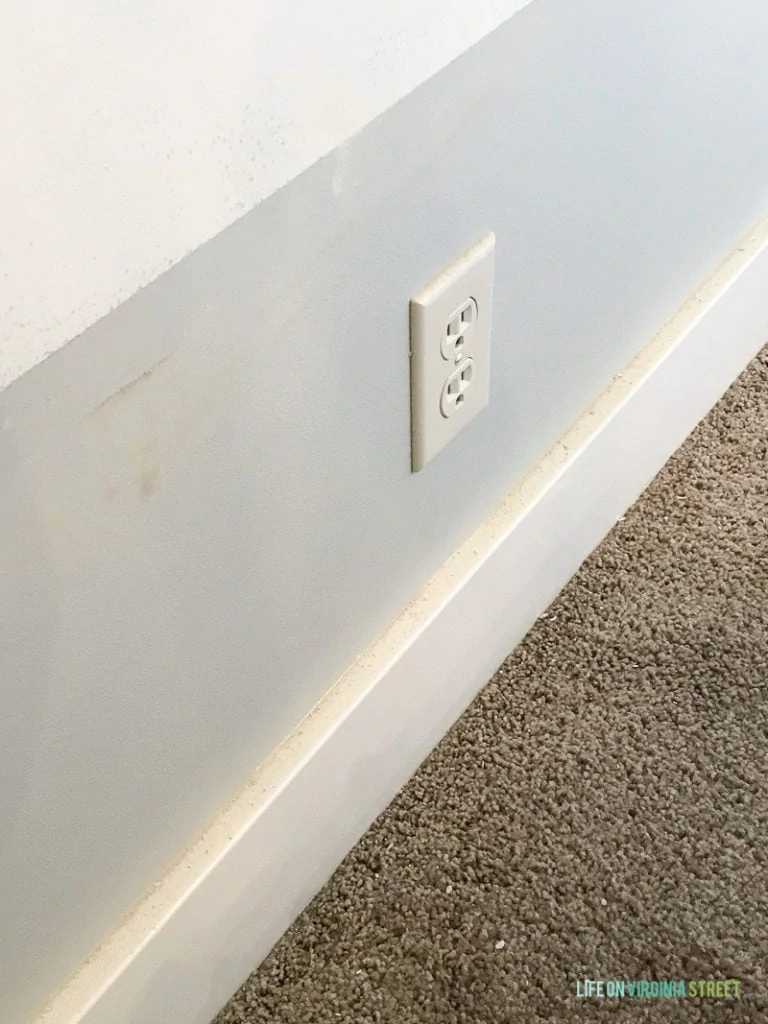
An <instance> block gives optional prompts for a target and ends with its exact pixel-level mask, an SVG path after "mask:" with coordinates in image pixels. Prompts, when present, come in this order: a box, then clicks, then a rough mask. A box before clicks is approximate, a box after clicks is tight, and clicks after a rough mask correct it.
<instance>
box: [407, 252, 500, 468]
mask: <svg viewBox="0 0 768 1024" xmlns="http://www.w3.org/2000/svg"><path fill="white" fill-rule="evenodd" d="M495 244H496V239H495V237H494V235H493V234H491V232H487V233H486V234H484V235H482V236H481V237H480V238H479V239H478V240H477V241H476V242H475V243H474V245H472V246H471V248H469V249H468V250H467V251H466V252H465V253H464V254H463V255H462V256H460V257H459V258H458V259H457V260H455V261H454V262H453V263H451V264H450V265H449V266H447V267H446V268H445V269H444V270H442V271H441V272H440V273H439V274H438V275H437V277H434V278H433V279H432V280H431V281H430V282H429V284H427V285H425V286H424V288H422V289H421V291H419V292H418V293H417V294H416V295H414V296H413V298H412V299H411V468H412V469H413V472H414V473H416V472H418V471H419V470H420V469H423V468H424V466H425V465H426V464H427V463H428V462H429V461H430V459H432V458H434V456H435V455H437V453H438V452H439V451H440V450H441V449H442V448H444V447H445V446H446V445H447V444H448V442H449V441H451V440H452V439H453V438H454V437H455V436H456V435H457V434H458V433H459V431H460V430H463V429H464V427H466V426H467V424H468V423H469V422H470V421H471V420H473V419H474V418H475V416H476V415H477V414H478V413H479V412H480V410H481V409H483V408H484V407H485V406H486V405H487V404H488V398H489V391H490V376H491V374H490V371H491V366H490V362H491V361H490V355H491V303H492V300H493V257H494V247H495Z"/></svg>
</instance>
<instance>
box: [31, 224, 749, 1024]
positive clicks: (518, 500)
mask: <svg viewBox="0 0 768 1024" xmlns="http://www.w3.org/2000/svg"><path fill="white" fill-rule="evenodd" d="M766 340H768V221H766V222H764V223H762V224H761V225H760V226H759V227H758V228H756V229H755V231H753V232H752V234H751V235H750V236H749V237H748V238H747V239H745V240H744V242H743V243H742V244H741V245H740V246H739V248H738V249H737V250H736V251H735V252H734V253H732V254H731V256H730V257H729V259H728V260H726V262H725V263H724V264H723V265H722V267H721V268H720V269H719V270H718V272H717V273H716V274H714V275H713V276H712V277H711V278H710V279H709V280H708V281H707V282H706V283H705V284H704V285H703V286H702V287H701V288H700V289H698V290H697V291H696V292H695V293H694V294H693V295H692V296H691V298H690V299H689V301H688V302H687V303H686V304H685V306H684V307H682V309H681V310H680V311H679V312H678V313H677V314H676V316H675V317H673V318H672V320H670V322H669V323H668V324H666V325H665V327H664V328H663V329H662V330H661V331H660V332H659V333H658V334H657V335H656V336H655V337H654V338H653V339H651V341H649V343H648V344H647V345H646V346H645V348H644V349H643V351H642V352H641V353H640V354H639V355H638V356H637V358H636V359H635V360H634V361H633V362H632V363H631V364H630V366H628V367H627V368H626V371H625V372H624V373H622V374H620V375H619V376H617V377H616V378H615V379H614V381H613V382H612V383H611V385H610V386H609V387H608V388H607V389H606V390H605V391H604V392H603V393H602V394H601V395H600V397H599V398H598V400H597V401H596V402H595V404H594V405H593V406H592V407H591V408H590V409H589V410H588V411H587V412H586V413H585V414H584V415H583V416H582V417H581V418H580V419H579V420H578V422H577V423H575V424H574V426H573V427H572V428H571V430H569V431H568V433H567V434H566V435H565V436H564V437H563V438H562V440H561V441H560V442H559V443H558V444H557V445H556V446H555V447H554V448H553V449H552V451H550V452H549V453H548V455H547V456H546V458H545V459H543V460H542V462H541V463H540V464H539V465H538V466H536V468H535V469H534V470H533V471H532V472H531V473H530V474H529V475H528V477H526V479H525V480H524V481H523V482H522V483H521V484H520V485H519V486H517V487H516V488H515V489H514V490H513V491H512V492H510V494H509V495H508V496H507V498H506V499H505V500H504V502H502V504H501V505H500V506H499V508H497V509H496V510H495V511H494V512H493V514H492V515H491V516H489V518H488V519H487V520H486V522H484V523H483V525H482V526H481V527H480V528H479V529H478V530H477V531H476V533H475V534H474V535H473V536H472V537H471V538H469V540H468V541H467V543H466V544H465V545H463V547H462V548H461V549H460V550H459V551H458V552H457V553H456V554H455V555H454V556H453V557H452V558H451V559H450V560H449V561H448V562H447V563H446V564H445V565H444V566H443V568H442V569H441V570H440V572H438V573H437V575H436V576H435V577H434V578H433V579H432V580H431V581H430V582H429V583H428V584H427V586H426V587H425V588H424V589H423V591H422V592H421V594H420V595H419V596H418V598H417V599H416V600H415V601H414V602H413V603H412V604H411V605H410V606H409V607H408V608H407V609H405V610H404V611H403V613H402V615H401V616H400V617H399V618H398V620H397V621H396V622H395V623H394V624H393V625H392V627H391V628H390V629H389V630H388V631H387V632H386V633H385V634H384V635H383V636H382V637H381V638H380V639H379V640H378V641H377V642H376V643H375V644H373V645H372V646H371V648H370V649H369V650H368V651H367V652H366V653H365V654H364V655H363V656H362V657H361V658H360V659H359V660H358V661H357V662H356V663H355V664H354V665H353V666H352V667H351V668H350V670H349V671H348V672H347V673H346V674H345V675H344V676H343V677H342V678H341V679H340V680H339V681H338V683H337V684H336V685H335V686H334V687H333V688H332V690H331V691H330V692H329V693H328V694H327V695H326V697H325V698H324V699H323V700H322V701H321V702H320V704H318V705H317V707H316V708H315V709H314V710H313V711H312V713H311V714H310V715H309V716H308V717H307V718H306V719H305V720H304V721H303V722H302V723H301V724H300V725H299V726H298V727H297V728H296V730H295V731H294V732H293V734H292V735H291V736H290V737H289V738H288V740H287V741H286V742H285V743H284V744H283V745H282V746H281V747H280V748H279V749H278V750H277V751H276V752H275V753H274V755H273V756H272V757H271V758H270V759H269V760H268V761H267V762H266V763H265V764H264V765H262V766H261V768H260V769H259V770H258V772H257V773H256V775H255V776H254V778H253V779H252V780H251V782H250V784H249V785H248V787H247V788H246V790H245V791H244V792H243V793H242V794H241V795H240V796H239V797H238V798H237V799H236V800H235V801H234V802H233V803H232V804H231V805H230V806H229V807H227V808H226V809H225V810H224V811H223V812H222V814H221V816H220V817H219V819H218V820H217V821H216V822H215V824H214V825H213V826H212V827H211V828H210V829H209V830H208V832H207V833H206V834H205V835H204V836H203V837H202V838H201V839H200V841H199V842H197V843H196V844H195V846H194V847H193V848H192V849H190V850H189V851H188V852H187V853H186V855H185V856H184V858H183V859H182V860H181V861H180V862H179V863H178V864H177V865H176V866H175V867H174V868H173V869H172V870H171V871H170V872H169V873H168V874H167V876H166V877H165V878H163V879H162V880H160V881H159V882H158V884H157V886H156V888H155V889H154V891H153V892H152V893H151V895H150V896H148V897H147V898H146V899H145V901H144V902H143V903H142V904H141V905H140V906H139V907H138V909H137V910H136V911H135V912H134V913H133V914H132V915H131V917H130V918H129V919H128V920H127V921H126V922H125V923H124V924H123V925H122V926H121V927H120V928H119V929H117V931H115V932H114V933H113V934H112V936H111V937H110V938H109V939H108V940H107V941H106V942H105V943H104V945H103V946H102V947H101V948H100V949H99V950H97V951H96V952H95V953H94V955H93V956H92V957H91V959H90V960H89V961H88V962H87V963H86V964H84V965H83V967H82V968H81V970H80V971H79V972H78V973H77V974H76V975H75V976H74V977H73V978H72V979H71V981H70V982H69V983H68V985H67V986H66V987H65V988H64V989H63V990H62V991H61V992H60V993H59V994H58V995H57V996H56V997H55V998H54V999H53V1000H52V1002H51V1003H50V1004H49V1005H48V1007H47V1008H46V1009H45V1010H44V1011H43V1012H42V1014H41V1015H40V1016H39V1017H38V1019H37V1022H38V1024H148V1022H150V1021H151V1022H155V1021H157V1022H160V1021H162V1022H163V1024H209V1022H210V1020H211V1018H212V1017H213V1016H214V1015H215V1013H216V1012H217V1011H218V1009H219V1008H220V1007H221V1005H222V1004H223V1003H224V1002H225V1001H226V999H227V998H228V997H229V996H230V995H231V994H232V992H233V991H234V990H235V988H236V987H237V986H238V985H239V984H240V983H241V982H242V981H243V980H244V978H245V977H246V976H247V975H248V973H249V971H250V970H252V969H253V967H254V965H255V964H257V963H258V962H259V961H260V960H261V959H263V958H264V957H265V956H266V955H267V953H268V952H269V950H270V949H271V947H272V946H273V945H274V943H275V942H276V941H277V939H279V937H280V936H281V935H282V933H283V932H284V931H285V929H286V928H287V927H288V926H289V925H290V923H291V922H292V920H293V919H294V918H295V917H296V915H297V914H298V913H299V912H300V911H301V909H302V907H303V906H304V905H305V904H306V903H307V902H308V901H309V900H310V899H311V898H312V897H313V896H314V895H315V893H316V892H317V891H318V890H319V889H320V888H321V886H322V885H323V884H324V883H325V881H326V880H327V879H328V878H329V876H330V875H331V873H332V872H333V870H334V869H335V868H336V867H337V866H338V864H339V863H340V861H341V860H342V858H343V857H344V856H345V854H346V853H347V852H348V851H349V850H350V849H351V847H352V846H353V845H354V843H355V842H356V841H357V839H358V838H359V837H360V836H361V835H362V833H363V832H364V831H365V829H366V828H367V827H368V825H370V823H371V822H372V821H373V819H374V818H375V817H376V816H377V815H378V814H379V813H380V812H381V811H382V810H383V809H384V808H385V807H386V806H387V804H388V803H389V801H390V800H391V799H392V798H393V796H394V795H395V794H396V792H397V791H398V789H399V788H400V787H401V786H402V785H403V784H404V783H405V782H406V780H407V779H408V777H409V776H410V775H411V774H412V772H413V771H414V769H415V768H416V767H417V766H418V764H419V763H420V762H421V761H422V760H423V759H424V757H425V756H426V755H427V754H428V753H429V751H430V750H431V749H432V747H433V746H434V745H435V744H436V743H437V742H438V741H439V740H440V738H441V737H442V736H443V735H444V733H445V732H446V731H447V729H448V728H449V727H450V725H451V724H452V723H453V722H454V721H455V719H456V718H457V717H458V715H459V714H460V713H461V712H462V710H463V709H464V708H465V707H466V706H467V704H468V703H469V702H470V701H471V700H472V698H473V697H474V696H475V695H476V694H477V692H478V691H479V690H480V689H481V687H482V686H483V684H484V683H485V682H486V681H487V680H488V678H489V677H490V676H491V675H492V674H493V672H494V671H495V669H496V668H497V667H498V665H499V664H500V662H501V661H502V660H503V659H504V657H505V656H506V655H507V654H508V653H509V651H510V650H511V649H512V648H513V647H514V646H515V645H516V644H517V643H518V641H519V640H520V639H521V638H522V637H523V636H524V635H525V633H526V632H527V630H528V629H529V628H530V626H531V625H532V623H533V622H534V621H535V619H536V618H537V616H539V615H540V614H541V613H542V612H543V611H544V609H545V608H546V607H547V605H548V604H549V603H550V602H551V601H552V599H553V598H554V597H555V596H556V595H557V593H558V592H559V591H560V590H561V589H562V587H563V586H564V584H565V583H566V582H567V581H568V579H569V578H570V577H571V576H572V574H573V573H574V572H575V571H576V570H577V569H578V567H579V565H580V564H581V563H582V561H583V560H584V559H585V558H586V557H587V555H589V553H590V552H591V551H592V550H593V549H594V548H595V546H596V545H597V544H598V543H599V542H600V541H601V540H602V539H603V537H604V536H605V535H606V534H607V533H608V531H609V530H610V529H611V527H612V526H613V524H614V523H615V521H616V520H617V518H618V517H619V516H620V515H621V514H622V513H623V512H624V511H625V510H626V509H627V508H628V507H629V506H630V505H631V504H632V503H633V502H634V501H635V499H636V498H637V497H638V496H639V495H640V494H641V492H642V491H643V490H644V488H645V487H646V486H647V484H648V483H649V482H650V481H651V479H652V478H653V477H654V475H655V474H656V473H657V472H658V470H659V469H660V468H661V467H662V465H663V464H664V463H665V461H666V460H667V459H668V457H669V456H670V455H671V454H672V453H673V452H674V451H675V449H676V448H677V447H678V446H679V445H680V444H681V443H682V441H683V440H684V439H685V437H686V436H687V435H688V434H689V433H690V431H691V430H692V429H693V428H694V427H695V426H696V424H697V423H698V422H699V421H700V420H701V419H702V418H703V416H704V415H706V413H707V411H708V410H709V409H710V408H711V406H712V405H713V404H714V403H715V402H716V401H717V399H718V398H719V397H720V396H721V395H722V393H723V392H724V391H725V390H726V389H727V388H728V386H729V385H730V384H731V383H732V381H733V380H734V379H735V378H736V377H737V376H738V374H739V373H740V372H741V370H742V369H743V368H744V367H745V366H746V365H747V363H748V362H749V361H750V359H751V358H752V357H753V356H754V355H755V354H756V353H757V352H758V351H759V350H760V348H761V347H762V345H763V343H764V342H765V341H766Z"/></svg>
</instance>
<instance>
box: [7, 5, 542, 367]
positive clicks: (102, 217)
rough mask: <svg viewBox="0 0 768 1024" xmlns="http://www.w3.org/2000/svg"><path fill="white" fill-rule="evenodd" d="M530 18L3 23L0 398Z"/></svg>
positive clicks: (458, 11)
mask: <svg viewBox="0 0 768 1024" xmlns="http://www.w3.org/2000/svg"><path fill="white" fill-rule="evenodd" d="M527 2H529V0H471V2H468V0H419V2H418V3H414V2H413V0H387V3H383V4H379V3H368V4H361V3H359V2H355V0H323V2H322V3H314V2H311V0H281V2H280V3H275V2H272V0H255V2H250V3H243V2H242V0H217V2H216V3H209V2H208V3H207V2H202V0H191V2H189V0H162V2H157V0H132V2H127V0H68V2H67V3H64V4H51V3H48V2H46V0H30V2H28V3H24V4H10V3H7V4H5V5H4V10H3V31H2V34H0V95H1V96H2V97H3V100H2V110H1V111H0V126H1V127H2V142H1V143H0V145H1V146H2V159H1V160H0V196H2V202H1V203H0V240H2V241H1V243H0V387H2V386H3V385H4V384H7V383H9V382H10V381H11V380H13V379H14V378H15V377H17V376H19V375H20V374H21V373H23V372H24V371H26V370H27V369H29V368H30V367H32V366H34V365H35V364H36V363H38V362H39V361H40V360H41V359H43V358H44V357H45V356H46V355H47V354H48V353H50V352H53V351H55V350H56V349H57V348H59V347H60V346H61V345H63V344H65V343H66V342H67V341H69V340H70V339H71V338H73V337H75V335H77V334H79V333H80V332H81V331H83V330H84V329H85V328H86V327H89V326H90V325H91V324H92V323H94V322H95V321H96V320H97V319H99V317H101V316H103V315H104V314H105V313H107V312H109V310H110V309H113V308H114V307H115V306H117V305H118V304H119V303H120V302H122V301H124V300H125V299H127V298H128V297H129V296H131V295H133V294H134V292H136V291H137V289H139V288H141V287H142V286H143V285H146V284H148V283H149V282H150V281H152V280H154V279H155V278H156V277H157V276H158V274H160V273H162V272H163V271H164V270H167V269H168V267H170V266H172V265H173V264H174V263H176V262H177V261H178V260H180V259H181V258H182V257H184V256H186V255H187V253H189V252H191V251H192V250H193V249H196V248H197V247H198V246H199V245H201V244H202V243H203V242H206V241H207V240H208V239H209V238H212V237H213V236H214V235H215V234H217V233H218V232H219V231H221V230H222V229H223V228H225V227H227V225H229V224H231V223H232V222H233V221H235V220H237V218H238V217H240V216H242V214H243V213H245V212H246V211H247V210H250V209H251V208H252V207H253V206H254V205H255V204H256V203H257V202H259V201H260V200H262V199H264V198H265V197H266V196H268V195H270V194H271V193H272V192H274V191H275V189H277V188H279V187H280V186H281V185H284V184H285V183H286V182H287V181H289V180H290V179H291V178H293V177H295V176H296V175H297V174H298V173H299V172H300V171H303V170H304V169H305V168H306V167H309V166H310V164H312V163H314V161H315V160H317V159H318V158H319V157H321V156H323V155H324V154H326V153H328V152H330V151H331V150H332V149H333V148H334V147H335V146H337V145H338V144H339V143H341V142H343V141H344V140H345V139H347V138H348V137H349V136H350V135H352V134H353V133H354V132H356V131H358V130H359V129H360V128H362V127H363V126H364V125H365V124H367V123H368V122H369V121H371V120H372V119H373V118H375V117H376V116H377V115H379V114H380V113H381V112H382V111H383V110H386V109H387V108H388V107H389V106H391V105H392V104H393V103H394V102H396V101H397V100H399V99H400V98H401V97H403V96H405V95H406V94H407V93H408V92H410V90H411V89H413V88H414V87H415V86H417V85H419V84H420V83H421V82H423V81H425V80H426V79H427V78H429V76H430V75H432V74H434V73H435V72H436V71H438V70H439V69H440V68H442V67H444V66H445V65H446V64H447V63H449V61H451V60H453V59H454V58H455V57H457V56H458V55H459V54H460V53H462V52H463V51H464V50H466V49H467V48H468V47H469V46H471V45H472V44H473V43H474V42H475V41H476V40H478V39H480V38H482V37H483V36H484V35H485V34H486V33H488V32H490V31H491V30H492V29H494V28H496V27H497V26H498V25H499V24H500V23H501V22H502V21H503V20H504V19H505V18H508V17H509V16H510V15H511V14H513V13H514V12H515V11H516V10H518V9H519V8H521V7H523V6H524V5H525V3H527Z"/></svg>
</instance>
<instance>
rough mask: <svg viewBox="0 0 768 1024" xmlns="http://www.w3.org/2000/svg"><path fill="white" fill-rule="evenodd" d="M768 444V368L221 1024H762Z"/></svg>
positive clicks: (656, 494) (486, 698)
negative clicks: (686, 992) (592, 993)
mask: <svg viewBox="0 0 768 1024" xmlns="http://www.w3.org/2000/svg"><path fill="white" fill-rule="evenodd" d="M767 436H768V350H766V351H764V353H763V354H762V356H761V357H760V358H759V359H758V360H756V361H755V362H754V363H753V364H752V366H751V367H750V368H749V370H748V371H747V372H746V373H745V374H744V375H743V376H742V378H741V379H740V380H739V381H738V382H737V383H736V384H735V385H734V387H733V388H732V389H731V390H730V392H729V393H728V395H727V396H726V397H725V398H724V399H723V401H722V402H720V404H719V405H718V406H717V408H716V409H715V410H714V411H713V412H712V413H711V414H710V416H709V417H708V418H707V420H706V421H705V422H704V423H703V424H702V425H701V426H700V427H699V428H698V429H697V431H696V432H695V434H694V435H693V436H692V437H691V438H690V439H689V441H688V442H687V443H686V445H685V446H684V447H683V448H682V449H681V450H680V451H679V452H678V454H677V455H676V456H675V457H674V458H673V459H672V461H671V462H670V463H669V464H668V465H667V467H666V468H665V469H664V470H663V471H662V473H661V474H660V475H659V476H658V478H657V479H656V480H655V482H654V483H653V484H652V486H651V487H650V488H649V490H648V491H647V492H646V494H645V495H644V496H643V498H642V499H641V500H640V501H639V502H638V504H637V505H636V506H635V507H634V508H633V509H632V510H631V511H630V512H629V513H628V514H627V516H626V518H625V519H624V520H623V521H622V522H620V523H618V524H617V526H616V528H615V529H614V531H613V532H612V533H611V535H610V536H609V537H608V538H607V540H606V541H605V542H604V543H603V544H602V545H601V547H600V548H599V549H598V550H597V552H596V553H595V554H594V555H593V556H592V557H591V558H590V559H589V560H588V562H587V563H585V565H584V566H583V568H582V569H581V571H580V572H579V573H578V575H577V576H576V577H575V578H574V579H573V581H572V582H571V583H570V584H569V585H568V586H567V587H566V589H565V590H564V591H563V593H562V594H561V596H560V597H559V598H558V600H557V601H556V602H555V604H554V605H553V606H552V607H551V608H550V610H549V612H548V613H547V615H546V616H545V617H543V618H542V619H541V620H539V622H538V623H537V625H536V626H535V628H534V629H533V630H532V631H531V632H530V633H529V635H528V637H527V638H526V640H525V641H524V643H523V644H521V646H520V647H518V648H517V650H516V651H515V652H514V653H513V654H512V655H511V656H510V657H509V658H508V659H507V661H506V662H505V663H504V665H503V666H502V667H501V669H500V670H499V671H498V673H497V674H496V676H495V677H494V678H493V679H492V680H491V682H490V683H489V685H488V686H487V687H486V688H485V690H484V691H483V693H482V694H481V695H480V696H479V697H478V698H477V700H476V701H475V702H474V704H473V705H472V706H471V707H470V709H469V710H468V711H467V712H466V714H465V715H464V716H463V717H462V719H461V720H460V721H459V723H458V724H457V725H456V727H455V728H454V729H453V730H452V732H451V733H450V734H449V736H448V737H447V738H446V739H445V740H444V741H443V743H441V744H440V746H439V747H438V748H437V749H436V750H435V751H434V753H433V754H432V756H431V757H430V758H429V760H428V761H427V762H426V763H425V764H424V765H423V766H422V768H421V769H420V771H419V772H418V774H417V775H416V776H415V777H414V778H413V779H412V781H411V782H410V783H409V784H408V786H406V788H405V789H404V790H403V792H402V793H401V794H400V795H399V796H398V798H397V799H396V800H395V802H394V803H393V804H392V806H391V807H390V808H389V810H387V812H386V813H385V814H383V815H382V816H381V818H380V819H379V820H378V821H377V822H376V824H375V825H374V826H373V827H372V828H371V829H370V831H369V832H368V834H367V835H366V836H365V837H364V838H363V840H362V841H361V842H360V844H359V845H358V846H357V847H356V849H355V850H354V851H353V852H352V853H351V854H350V855H349V857H347V859H346V860H345V862H344V863H343V865H342V866H341V867H340V868H339V870H338V871H337V872H336V874H335V875H334V877H333V878H332V880H331V881H330V882H329V884H328V885H327V886H326V887H325V889H324V890H323V891H322V892H321V893H320V895H319V896H318V897H317V899H315V900H314V902H313V903H312V904H311V906H310V907H309V908H308V910H307V911H306V912H305V913H304V914H303V915H302V916H301V918H299V920H298V921H297V922H296V924H295V925H294V926H293V927H292V928H291V930H290V931H289V932H288V934H287V935H286V936H285V937H284V938H283V940H282V941H281V942H280V943H279V944H278V946H277V947H276V948H275V950H274V951H273V952H272V954H271V955H270V957H269V958H268V959H267V960H266V962H265V963H264V964H263V965H262V966H261V967H260V968H259V969H258V970H257V971H256V972H255V973H254V974H253V975H252V976H251V977H250V978H249V979H248V981H247V982H246V984H245V985H244V986H243V987H242V988H241V990H240V991H239V992H238V993H237V994H236V995H235V996H234V998H233V999H232V1001H231V1002H230V1003H229V1005H228V1006H227V1007H225V1009H224V1010H223V1011H222V1012H221V1014H220V1016H219V1017H218V1018H217V1024H225V1022H226V1024H234V1022H241V1024H246V1022H247V1024H257V1022H258V1024H267V1022H269V1024H339V1022H342V1024H369V1022H374V1021H375V1022H381V1024H417V1022H418V1024H438V1022H439V1024H459V1022H461V1024H501V1022H504V1024H507V1022H510V1024H511V1022H515V1024H534V1022H539V1021H541V1022H544V1021H546V1022H560V1021H567V1022H576V1021H593V1020H612V1021H613V1020H615V1021H637V1020H653V1021H664V1022H667V1021H678V1020H679V1021H699V1020H702V1021H755V1022H757V1021H763V1022H768V781H767V780H766V777H767V775H768V653H767V649H766V648H767V643H768V639H767V638H768V523H767V522H766V520H767V519H768V485H767V483H766V474H768V444H767V442H766V438H767ZM707 978H710V979H714V978H731V979H738V980H740V981H741V989H740V999H739V1000H736V999H731V1000H723V999H720V1000H717V999H711V998H709V999H707V998H702V999H699V998H695V999H694V998H687V999H678V1000H670V999H666V1000H658V999H649V998H643V999H639V998H634V999H630V998H625V999H622V1000H618V999H603V1000H602V1001H601V1000H598V999H584V998H578V997H577V988H576V985H577V982H579V981H583V980H584V979H628V980H632V979H646V980H649V981H650V980H654V979H655V980H667V979H683V980H686V981H688V980H699V979H707ZM731 991H732V993H733V991H734V988H733V987H732V989H731ZM157 1024H161V1022H157Z"/></svg>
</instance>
